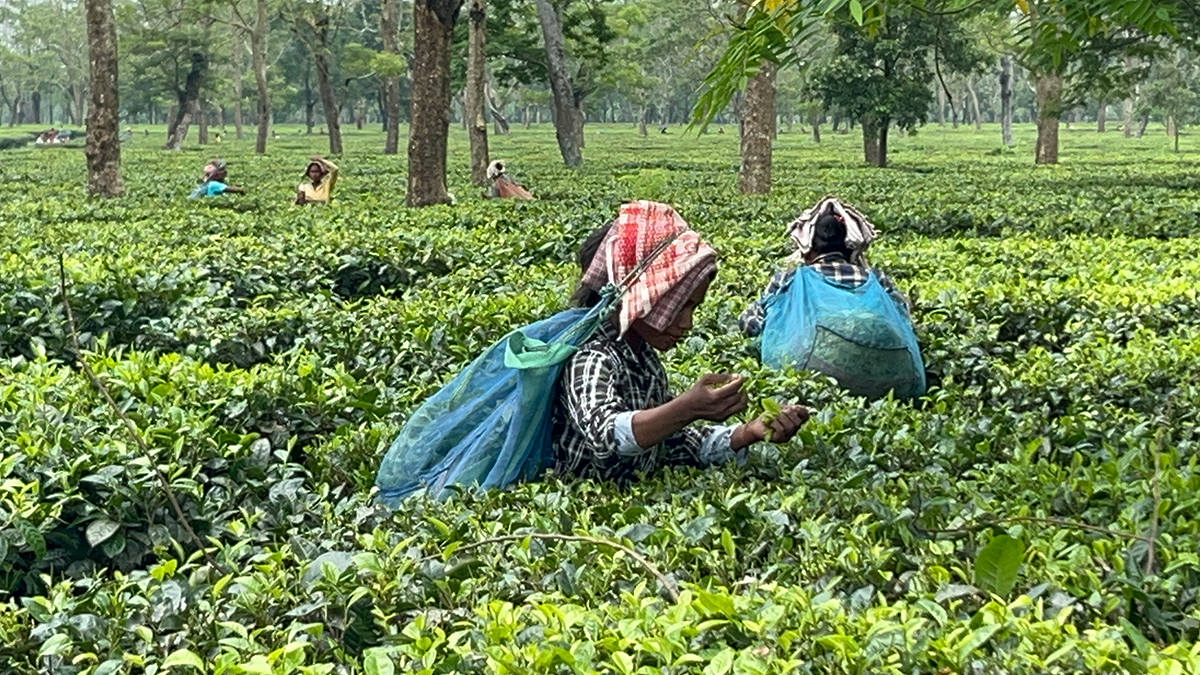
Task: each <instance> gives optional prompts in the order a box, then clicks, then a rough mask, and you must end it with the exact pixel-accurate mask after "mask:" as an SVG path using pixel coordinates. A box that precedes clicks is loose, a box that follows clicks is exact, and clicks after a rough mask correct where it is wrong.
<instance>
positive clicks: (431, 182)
mask: <svg viewBox="0 0 1200 675" xmlns="http://www.w3.org/2000/svg"><path fill="white" fill-rule="evenodd" d="M461 7H462V0H416V1H415V2H414V3H413V36H414V42H413V45H414V47H413V67H412V116H411V122H410V125H409V133H408V197H407V203H408V205H409V206H428V205H430V204H444V203H446V202H449V201H450V196H449V195H448V194H447V192H446V143H447V139H448V138H449V136H450V43H451V40H452V39H453V37H454V22H455V21H456V20H457V19H458V11H459V9H460V8H461Z"/></svg>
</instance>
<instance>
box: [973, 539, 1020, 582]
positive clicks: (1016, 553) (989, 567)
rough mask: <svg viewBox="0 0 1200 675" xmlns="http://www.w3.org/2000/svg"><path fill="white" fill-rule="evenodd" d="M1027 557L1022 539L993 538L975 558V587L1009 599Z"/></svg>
mask: <svg viewBox="0 0 1200 675" xmlns="http://www.w3.org/2000/svg"><path fill="white" fill-rule="evenodd" d="M1024 555H1025V545H1024V544H1022V543H1021V540H1020V539H1014V538H1013V537H1010V536H1008V535H1007V534H1002V535H999V536H996V537H993V538H992V540H991V541H990V542H988V545H987V546H984V547H983V548H982V549H981V550H980V551H979V555H977V556H976V557H975V585H976V586H978V587H979V588H981V589H983V590H985V591H987V592H989V593H995V594H996V595H998V596H1000V597H1001V598H1007V597H1008V594H1009V593H1011V592H1012V589H1013V586H1015V585H1016V583H1017V570H1018V569H1020V567H1021V558H1022V557H1024Z"/></svg>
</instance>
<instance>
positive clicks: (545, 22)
mask: <svg viewBox="0 0 1200 675" xmlns="http://www.w3.org/2000/svg"><path fill="white" fill-rule="evenodd" d="M534 1H535V3H536V4H537V12H538V22H539V23H541V25H542V39H543V40H544V41H545V43H546V63H547V70H548V72H549V76H550V91H551V92H553V94H554V135H555V137H556V138H557V139H558V150H559V152H561V153H562V158H563V162H564V163H565V164H566V165H567V166H570V167H574V166H579V165H580V164H582V163H583V113H582V111H580V110H579V106H578V102H579V101H578V99H577V97H576V91H575V87H574V85H573V84H572V83H571V75H570V73H569V72H568V70H567V57H566V53H565V52H564V50H563V26H562V16H561V15H560V14H559V11H558V8H557V7H555V6H554V3H553V2H552V1H551V0H534Z"/></svg>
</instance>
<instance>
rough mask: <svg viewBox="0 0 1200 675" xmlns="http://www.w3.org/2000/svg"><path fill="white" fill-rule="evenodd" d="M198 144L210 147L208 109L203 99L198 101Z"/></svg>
mask: <svg viewBox="0 0 1200 675" xmlns="http://www.w3.org/2000/svg"><path fill="white" fill-rule="evenodd" d="M196 142H197V143H199V144H200V145H208V109H207V107H206V106H205V105H204V98H203V97H201V98H200V99H197V100H196Z"/></svg>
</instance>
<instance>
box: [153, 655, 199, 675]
mask: <svg viewBox="0 0 1200 675" xmlns="http://www.w3.org/2000/svg"><path fill="white" fill-rule="evenodd" d="M175 666H189V667H192V668H195V669H196V670H198V671H200V672H202V673H203V672H204V659H202V658H200V657H199V656H197V655H196V653H195V652H193V651H191V650H189V649H176V650H175V651H173V652H171V654H170V656H168V657H167V658H166V659H165V660H163V662H162V667H163V669H164V670H165V669H167V668H173V667H175Z"/></svg>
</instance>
